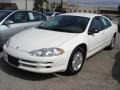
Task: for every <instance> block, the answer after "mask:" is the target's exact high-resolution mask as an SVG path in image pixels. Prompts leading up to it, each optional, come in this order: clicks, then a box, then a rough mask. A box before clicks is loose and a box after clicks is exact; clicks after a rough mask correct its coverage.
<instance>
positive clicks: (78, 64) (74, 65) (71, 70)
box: [65, 47, 85, 75]
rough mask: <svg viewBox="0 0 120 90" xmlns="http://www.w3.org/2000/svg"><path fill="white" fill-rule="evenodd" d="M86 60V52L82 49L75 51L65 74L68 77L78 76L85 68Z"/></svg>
mask: <svg viewBox="0 0 120 90" xmlns="http://www.w3.org/2000/svg"><path fill="white" fill-rule="evenodd" d="M76 58H77V59H76ZM84 59H85V53H84V50H83V49H82V48H80V47H78V48H76V49H74V51H73V52H72V54H71V56H70V59H69V62H68V66H67V70H66V72H65V73H66V74H67V75H74V74H77V73H78V72H79V71H80V70H81V68H82V66H83V63H84Z"/></svg>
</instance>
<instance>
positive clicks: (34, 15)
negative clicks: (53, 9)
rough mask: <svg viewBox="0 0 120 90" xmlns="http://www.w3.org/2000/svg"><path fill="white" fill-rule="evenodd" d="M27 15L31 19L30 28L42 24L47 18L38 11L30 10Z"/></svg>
mask: <svg viewBox="0 0 120 90" xmlns="http://www.w3.org/2000/svg"><path fill="white" fill-rule="evenodd" d="M27 15H28V19H29V22H28V28H31V27H36V26H38V25H40V24H41V23H42V22H44V21H46V20H47V18H46V16H45V15H43V14H41V13H38V12H32V11H29V12H27Z"/></svg>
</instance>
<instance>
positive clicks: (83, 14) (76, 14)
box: [61, 13, 102, 18]
mask: <svg viewBox="0 0 120 90" xmlns="http://www.w3.org/2000/svg"><path fill="white" fill-rule="evenodd" d="M61 15H70V16H82V17H88V18H93V17H95V16H102V15H100V14H92V13H64V14H61Z"/></svg>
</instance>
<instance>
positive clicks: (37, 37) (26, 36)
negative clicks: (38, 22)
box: [9, 28, 76, 52]
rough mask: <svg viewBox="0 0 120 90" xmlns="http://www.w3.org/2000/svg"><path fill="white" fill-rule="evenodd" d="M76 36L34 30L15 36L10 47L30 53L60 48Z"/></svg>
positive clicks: (73, 34)
mask: <svg viewBox="0 0 120 90" xmlns="http://www.w3.org/2000/svg"><path fill="white" fill-rule="evenodd" d="M75 36H76V34H75V33H65V32H55V31H49V30H42V29H37V28H32V29H29V30H26V31H23V32H21V33H19V34H17V35H15V36H13V37H12V38H11V39H10V43H9V47H11V48H14V49H19V50H22V51H27V52H30V51H32V50H37V49H41V48H51V47H59V46H60V45H62V44H63V43H65V42H66V41H68V40H69V39H71V38H73V37H75Z"/></svg>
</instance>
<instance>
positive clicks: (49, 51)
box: [29, 48, 64, 57]
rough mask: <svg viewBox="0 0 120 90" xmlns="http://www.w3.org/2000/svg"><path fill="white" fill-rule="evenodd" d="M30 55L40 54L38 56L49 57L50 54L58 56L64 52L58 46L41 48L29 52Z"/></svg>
mask: <svg viewBox="0 0 120 90" xmlns="http://www.w3.org/2000/svg"><path fill="white" fill-rule="evenodd" d="M29 53H30V54H31V55H32V56H40V57H45V56H46V57H50V56H58V55H61V54H63V53H64V50H63V49H60V48H43V49H38V50H34V51H31V52H29Z"/></svg>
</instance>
